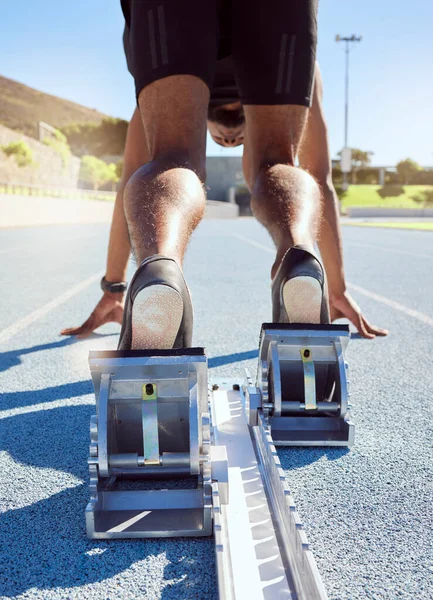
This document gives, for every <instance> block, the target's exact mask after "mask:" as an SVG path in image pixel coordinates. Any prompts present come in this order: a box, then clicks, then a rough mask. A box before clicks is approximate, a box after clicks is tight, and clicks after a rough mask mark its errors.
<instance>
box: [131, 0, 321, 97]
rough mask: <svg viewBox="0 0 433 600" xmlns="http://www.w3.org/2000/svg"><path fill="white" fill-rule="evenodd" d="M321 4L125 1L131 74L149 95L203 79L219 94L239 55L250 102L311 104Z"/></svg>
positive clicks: (297, 0) (242, 89)
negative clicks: (159, 85)
mask: <svg viewBox="0 0 433 600" xmlns="http://www.w3.org/2000/svg"><path fill="white" fill-rule="evenodd" d="M317 1H318V0H121V3H122V10H123V13H124V16H125V33H124V38H123V41H124V48H125V54H126V59H127V63H128V69H129V71H130V73H131V74H132V76H133V77H134V80H135V88H136V94H137V98H138V95H139V93H140V92H141V90H142V89H143V88H144V87H145V86H147V85H149V84H150V83H152V82H153V81H156V80H158V79H162V78H163V77H168V76H170V75H195V76H196V77H199V78H200V79H202V80H203V81H204V82H205V83H206V84H207V85H208V87H209V89H210V90H211V93H212V89H213V83H214V74H215V66H216V62H217V60H218V59H222V58H224V57H227V56H230V55H231V56H232V58H233V64H234V71H235V73H234V75H235V77H236V84H237V88H238V92H239V98H240V100H241V101H242V103H243V104H298V105H302V106H310V104H311V97H312V85H313V79H314V66H315V58H316V44H317Z"/></svg>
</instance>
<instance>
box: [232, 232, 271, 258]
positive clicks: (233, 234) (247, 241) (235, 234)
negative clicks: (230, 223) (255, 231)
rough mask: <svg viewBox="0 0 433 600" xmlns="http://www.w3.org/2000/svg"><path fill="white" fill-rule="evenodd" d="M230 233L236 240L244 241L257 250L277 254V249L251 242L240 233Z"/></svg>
mask: <svg viewBox="0 0 433 600" xmlns="http://www.w3.org/2000/svg"><path fill="white" fill-rule="evenodd" d="M225 233H227V232H225ZM228 233H229V235H231V236H233V237H235V238H238V239H240V240H243V241H244V242H246V243H247V244H250V245H251V246H255V247H256V248H260V249H261V250H265V252H270V253H271V254H276V251H275V249H273V248H269V246H264V245H263V244H259V242H255V241H254V240H250V238H247V237H244V236H243V235H239V233H233V232H232V231H229V232H228Z"/></svg>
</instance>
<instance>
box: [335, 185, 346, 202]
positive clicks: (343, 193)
mask: <svg viewBox="0 0 433 600" xmlns="http://www.w3.org/2000/svg"><path fill="white" fill-rule="evenodd" d="M334 188H335V191H336V192H337V196H338V198H339V200H343V198H344V197H345V196H346V195H347V190H344V189H343V186H342V185H334Z"/></svg>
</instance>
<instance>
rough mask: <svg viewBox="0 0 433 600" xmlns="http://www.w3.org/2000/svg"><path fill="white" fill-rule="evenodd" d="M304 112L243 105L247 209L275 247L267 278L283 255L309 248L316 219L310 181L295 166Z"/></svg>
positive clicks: (314, 191) (316, 205) (317, 198)
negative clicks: (292, 250) (299, 245)
mask: <svg viewBox="0 0 433 600" xmlns="http://www.w3.org/2000/svg"><path fill="white" fill-rule="evenodd" d="M307 110H308V109H306V108H305V107H302V106H286V105H284V106H252V105H251V106H246V107H245V116H246V122H247V136H246V141H245V144H246V145H245V151H246V158H245V162H246V163H247V165H248V166H246V167H245V171H246V176H247V178H248V183H249V187H250V189H251V194H252V196H251V208H252V211H253V213H254V215H255V217H256V218H257V219H258V221H260V223H262V224H263V225H264V226H265V227H266V229H267V230H268V231H269V233H270V235H271V237H272V239H273V240H274V243H275V245H276V248H277V256H276V260H275V262H274V265H273V267H272V272H271V276H272V277H273V276H274V275H275V272H276V270H277V268H278V265H279V264H280V262H281V259H282V258H283V256H284V254H285V253H286V251H287V250H288V249H289V248H290V247H291V246H294V245H298V244H302V245H304V246H307V247H309V248H310V249H313V245H314V242H315V240H316V237H317V232H318V225H319V216H320V192H319V188H318V186H317V184H316V182H315V181H314V179H313V178H312V177H311V176H310V175H308V173H306V172H305V171H303V170H302V169H299V168H298V167H295V166H294V163H295V158H296V154H297V151H298V147H299V143H300V140H301V137H302V130H303V126H304V123H305V118H306V113H307Z"/></svg>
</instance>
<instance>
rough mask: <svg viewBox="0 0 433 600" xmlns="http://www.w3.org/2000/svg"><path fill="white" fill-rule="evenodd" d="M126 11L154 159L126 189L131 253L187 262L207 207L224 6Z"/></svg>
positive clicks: (152, 5)
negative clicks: (210, 115) (210, 126)
mask: <svg viewBox="0 0 433 600" xmlns="http://www.w3.org/2000/svg"><path fill="white" fill-rule="evenodd" d="M186 4H187V5H188V6H186ZM122 7H123V10H124V14H125V21H126V29H125V37H124V43H125V51H126V56H127V60H128V66H129V69H130V71H131V73H132V74H133V76H134V79H135V86H136V94H137V100H138V104H139V108H140V112H141V117H142V122H143V128H144V135H145V138H146V142H147V146H148V150H149V158H150V162H149V163H148V164H147V165H145V166H143V167H141V168H140V169H139V170H138V171H137V172H136V173H135V174H134V175H133V177H132V178H131V179H130V180H129V182H128V184H127V187H126V189H125V196H124V203H125V215H126V220H127V223H128V229H129V234H130V238H131V243H132V248H133V251H134V253H135V255H136V258H137V261H138V262H141V261H142V260H143V259H144V258H146V257H147V256H151V255H153V254H164V255H165V256H168V257H171V258H174V259H175V260H176V261H177V262H178V263H179V264H181V262H182V260H183V255H184V253H185V249H186V246H187V243H188V240H189V237H190V235H191V233H192V231H193V230H194V228H195V227H196V226H197V224H198V223H199V221H200V219H201V218H202V216H203V212H204V208H205V194H204V189H203V182H204V178H205V146H206V117H207V108H208V103H209V87H210V86H211V85H212V80H213V71H214V68H215V62H216V55H217V2H216V0H207V1H206V2H203V1H202V0H188V2H187V3H183V2H173V1H172V0H159V1H158V2H155V1H154V0H140V2H136V1H134V0H123V2H122Z"/></svg>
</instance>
